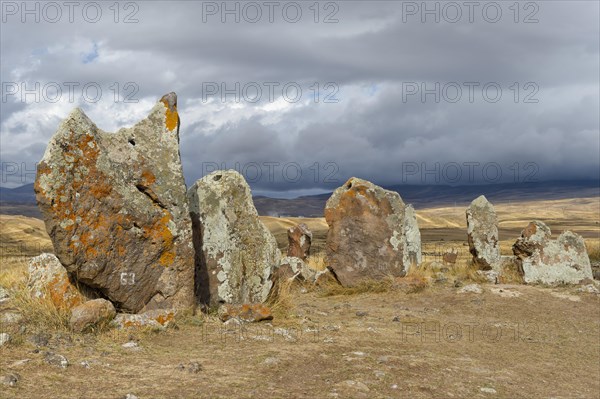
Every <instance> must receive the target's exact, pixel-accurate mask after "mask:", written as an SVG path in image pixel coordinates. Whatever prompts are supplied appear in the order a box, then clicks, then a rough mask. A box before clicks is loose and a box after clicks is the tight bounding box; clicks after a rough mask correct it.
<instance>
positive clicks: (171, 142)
mask: <svg viewBox="0 0 600 399" xmlns="http://www.w3.org/2000/svg"><path fill="white" fill-rule="evenodd" d="M178 130H179V117H178V115H177V97H176V95H175V93H169V94H167V95H165V96H163V98H162V99H161V100H160V101H159V102H157V103H156V105H155V106H154V107H153V108H152V110H151V111H150V114H149V115H148V117H147V118H146V119H144V120H142V121H140V122H138V123H137V124H136V125H135V126H133V127H131V128H123V129H120V130H119V131H117V132H116V133H107V132H104V131H102V130H100V129H99V128H98V127H97V126H96V125H95V124H94V123H93V122H92V121H91V120H90V119H89V118H88V117H87V116H86V115H85V114H84V113H83V111H81V110H80V109H75V110H74V111H72V112H71V114H70V115H69V116H68V117H67V119H65V120H64V121H63V122H62V124H61V125H60V127H59V128H58V131H57V132H56V133H55V134H54V136H53V137H52V139H51V141H50V143H49V145H48V148H47V149H46V152H45V154H44V158H43V159H42V161H41V162H40V164H39V167H38V173H37V177H36V181H35V192H36V199H37V202H38V206H39V208H40V210H41V212H42V215H43V216H44V221H45V223H46V230H47V231H48V234H49V235H50V237H51V239H52V243H53V246H54V251H55V253H56V255H57V256H58V258H59V260H60V262H61V263H62V265H63V266H64V267H65V268H66V269H67V270H68V272H69V273H70V274H71V275H72V276H74V277H75V278H76V279H77V281H78V282H79V283H82V284H84V285H86V286H89V287H92V288H93V289H95V290H97V291H99V292H101V293H102V295H103V296H105V297H106V298H108V299H110V301H111V302H112V303H113V304H114V305H115V306H116V307H117V308H119V309H121V310H125V311H129V312H139V311H142V310H148V309H154V308H171V307H176V308H179V307H189V306H193V304H194V295H193V278H194V269H193V267H194V265H193V259H194V255H193V246H192V233H191V221H190V217H189V211H188V205H187V197H186V187H185V182H184V178H183V173H182V168H181V160H180V156H179V136H178V135H179V133H178Z"/></svg>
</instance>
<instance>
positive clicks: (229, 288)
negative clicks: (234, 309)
mask: <svg viewBox="0 0 600 399" xmlns="http://www.w3.org/2000/svg"><path fill="white" fill-rule="evenodd" d="M188 197H189V203H190V212H191V216H192V224H193V229H194V246H195V248H196V273H197V275H196V284H197V286H196V292H197V296H198V299H199V301H200V303H202V304H210V305H217V304H219V303H234V304H242V303H262V302H264V301H265V300H266V299H267V297H268V295H269V291H270V290H271V287H272V285H273V283H272V281H271V273H272V271H273V268H274V267H275V266H276V265H278V264H279V260H280V258H281V253H280V252H279V249H278V248H277V242H276V240H275V237H274V236H273V235H272V234H271V232H270V231H269V230H268V229H267V228H266V227H265V226H264V224H263V223H262V222H261V221H260V219H259V218H258V212H257V211H256V208H255V207H254V203H253V202H252V195H251V193H250V187H249V186H248V184H247V183H246V181H245V180H244V178H243V177H242V175H240V174H239V173H238V172H236V171H233V170H228V171H216V172H213V173H211V174H209V175H207V176H204V177H203V178H202V179H200V180H198V181H197V182H196V183H195V184H194V185H193V186H192V187H191V188H190V189H189V190H188Z"/></svg>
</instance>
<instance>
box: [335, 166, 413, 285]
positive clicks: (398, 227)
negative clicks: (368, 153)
mask: <svg viewBox="0 0 600 399" xmlns="http://www.w3.org/2000/svg"><path fill="white" fill-rule="evenodd" d="M325 220H326V221H327V224H328V225H329V231H328V233H327V242H326V247H327V264H328V266H329V268H330V269H331V271H333V272H334V273H335V276H336V277H337V279H338V280H339V282H340V283H341V284H342V285H344V286H354V285H356V284H358V283H359V282H360V281H362V280H369V279H373V280H377V279H382V278H385V277H386V276H404V275H405V274H406V272H407V271H408V270H409V268H410V265H411V263H415V264H418V263H419V262H420V246H421V244H420V233H419V228H418V225H417V219H416V217H415V216H414V210H413V209H412V207H410V206H409V207H407V206H406V205H405V204H404V202H403V201H402V198H400V195H398V193H396V192H393V191H388V190H384V189H383V188H381V187H379V186H376V185H375V184H373V183H371V182H369V181H366V180H362V179H358V178H355V177H353V178H351V179H349V180H348V181H347V182H346V183H345V184H344V185H343V186H342V187H339V188H338V189H336V190H335V191H334V193H333V194H332V195H331V197H330V198H329V200H328V201H327V204H326V205H325Z"/></svg>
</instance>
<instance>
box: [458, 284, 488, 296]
mask: <svg viewBox="0 0 600 399" xmlns="http://www.w3.org/2000/svg"><path fill="white" fill-rule="evenodd" d="M482 292H483V291H482V289H481V287H480V286H479V284H469V285H465V286H464V287H462V288H461V289H460V290H458V293H459V294H466V293H473V294H481V293H482Z"/></svg>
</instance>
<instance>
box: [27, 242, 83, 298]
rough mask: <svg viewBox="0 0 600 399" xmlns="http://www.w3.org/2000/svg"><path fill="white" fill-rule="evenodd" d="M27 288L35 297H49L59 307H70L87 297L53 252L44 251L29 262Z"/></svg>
mask: <svg viewBox="0 0 600 399" xmlns="http://www.w3.org/2000/svg"><path fill="white" fill-rule="evenodd" d="M27 269H28V273H29V278H28V281H27V288H28V289H29V291H30V292H31V295H32V296H33V297H35V298H47V299H50V300H51V301H52V303H53V304H54V305H55V306H56V307H59V308H63V309H70V308H72V307H74V306H77V305H80V304H82V303H83V302H84V301H85V298H84V297H83V295H81V293H80V292H79V291H78V290H77V287H75V285H73V284H72V283H71V281H70V280H69V276H68V273H67V270H66V269H65V268H64V267H63V266H62V265H61V264H60V261H59V260H58V258H57V257H56V256H54V255H53V254H48V253H43V254H41V255H39V256H36V257H33V258H31V259H30V260H29V263H28V268H27Z"/></svg>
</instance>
